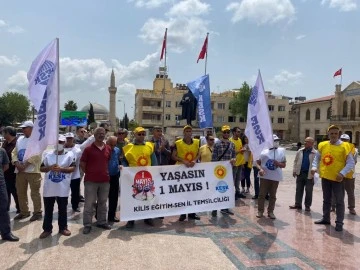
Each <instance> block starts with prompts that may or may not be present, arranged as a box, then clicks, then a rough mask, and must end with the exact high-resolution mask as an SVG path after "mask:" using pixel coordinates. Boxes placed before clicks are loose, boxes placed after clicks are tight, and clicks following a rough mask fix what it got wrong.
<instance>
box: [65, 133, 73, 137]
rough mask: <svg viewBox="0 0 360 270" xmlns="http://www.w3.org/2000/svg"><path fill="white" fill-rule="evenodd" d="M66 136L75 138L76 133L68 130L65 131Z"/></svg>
mask: <svg viewBox="0 0 360 270" xmlns="http://www.w3.org/2000/svg"><path fill="white" fill-rule="evenodd" d="M65 137H66V138H74V137H75V136H74V133H72V132H68V133H65Z"/></svg>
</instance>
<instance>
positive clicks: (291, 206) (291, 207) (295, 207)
mask: <svg viewBox="0 0 360 270" xmlns="http://www.w3.org/2000/svg"><path fill="white" fill-rule="evenodd" d="M289 208H290V209H299V210H300V209H302V207H301V205H296V204H294V205H290V206H289Z"/></svg>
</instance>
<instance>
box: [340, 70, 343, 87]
mask: <svg viewBox="0 0 360 270" xmlns="http://www.w3.org/2000/svg"><path fill="white" fill-rule="evenodd" d="M342 71H343V70H342V68H341V76H340V90H341V86H342V74H343V72H342Z"/></svg>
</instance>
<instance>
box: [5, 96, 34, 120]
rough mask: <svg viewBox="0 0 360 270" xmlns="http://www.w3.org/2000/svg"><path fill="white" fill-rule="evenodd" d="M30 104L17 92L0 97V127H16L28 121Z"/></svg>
mask: <svg viewBox="0 0 360 270" xmlns="http://www.w3.org/2000/svg"><path fill="white" fill-rule="evenodd" d="M29 110H30V102H29V100H28V99H27V97H26V96H24V95H22V94H19V93H16V92H5V93H4V94H3V95H2V96H1V97H0V126H8V125H15V124H16V123H21V122H23V121H25V120H27V119H28V116H29Z"/></svg>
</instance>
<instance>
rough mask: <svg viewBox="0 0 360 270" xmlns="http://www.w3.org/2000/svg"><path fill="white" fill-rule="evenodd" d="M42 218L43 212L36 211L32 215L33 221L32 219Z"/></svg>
mask: <svg viewBox="0 0 360 270" xmlns="http://www.w3.org/2000/svg"><path fill="white" fill-rule="evenodd" d="M40 219H42V214H41V213H35V214H33V215H32V216H31V218H30V221H31V222H32V221H36V220H40Z"/></svg>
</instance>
